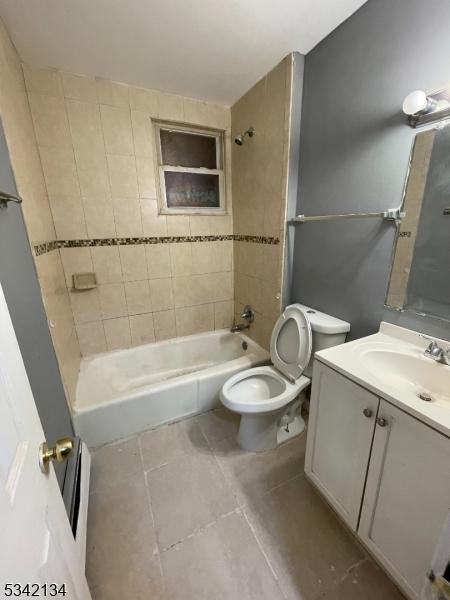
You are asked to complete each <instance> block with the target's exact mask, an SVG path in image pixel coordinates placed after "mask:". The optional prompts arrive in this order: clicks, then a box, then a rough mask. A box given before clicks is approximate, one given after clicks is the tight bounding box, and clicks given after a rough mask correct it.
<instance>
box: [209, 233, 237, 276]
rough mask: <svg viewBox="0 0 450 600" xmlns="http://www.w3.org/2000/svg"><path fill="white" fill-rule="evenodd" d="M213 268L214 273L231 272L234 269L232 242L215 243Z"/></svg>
mask: <svg viewBox="0 0 450 600" xmlns="http://www.w3.org/2000/svg"><path fill="white" fill-rule="evenodd" d="M213 266H214V271H231V270H232V269H233V242H232V241H231V240H223V241H220V242H215V244H214V248H213Z"/></svg>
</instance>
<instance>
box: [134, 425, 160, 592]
mask: <svg viewBox="0 0 450 600" xmlns="http://www.w3.org/2000/svg"><path fill="white" fill-rule="evenodd" d="M137 439H138V446H139V454H140V457H141V466H142V473H143V476H144V485H145V492H146V495H147V503H148V510H149V513H150V518H151V520H152V525H153V532H154V534H155V540H156V552H153V556H156V557H157V559H158V565H159V572H160V574H161V583H162V587H163V592H164V594H165V587H166V582H165V578H164V572H163V568H162V562H161V552H160V549H159V544H158V535H157V533H156V526H155V515H154V514H153V507H152V501H151V497H150V488H149V486H148V481H147V474H146V472H145V471H144V455H143V452H142V446H141V438H140V436H138V438H137Z"/></svg>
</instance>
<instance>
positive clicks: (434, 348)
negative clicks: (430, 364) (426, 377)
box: [422, 336, 450, 365]
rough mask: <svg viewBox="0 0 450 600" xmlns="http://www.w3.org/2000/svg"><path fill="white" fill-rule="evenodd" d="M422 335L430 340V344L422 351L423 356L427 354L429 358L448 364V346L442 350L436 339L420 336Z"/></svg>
mask: <svg viewBox="0 0 450 600" xmlns="http://www.w3.org/2000/svg"><path fill="white" fill-rule="evenodd" d="M422 337H424V338H425V339H426V340H430V344H429V346H428V348H427V349H426V350H425V352H424V354H425V356H428V358H431V359H433V360H434V361H436V362H438V363H441V364H443V365H450V355H449V348H447V349H446V350H444V348H442V347H441V346H439V344H438V343H437V342H436V340H433V339H431V338H427V337H425V336H422Z"/></svg>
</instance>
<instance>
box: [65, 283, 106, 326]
mask: <svg viewBox="0 0 450 600" xmlns="http://www.w3.org/2000/svg"><path fill="white" fill-rule="evenodd" d="M70 303H71V305H72V311H73V316H74V319H75V323H76V324H77V325H80V324H81V323H91V322H92V321H100V319H101V318H102V316H101V308H100V300H99V294H98V290H97V289H93V290H83V291H72V292H71V293H70Z"/></svg>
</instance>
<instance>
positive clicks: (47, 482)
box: [0, 285, 91, 600]
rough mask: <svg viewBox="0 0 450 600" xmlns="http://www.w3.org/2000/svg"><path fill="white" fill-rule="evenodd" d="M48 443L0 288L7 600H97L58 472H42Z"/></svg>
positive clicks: (0, 535) (0, 515) (3, 593)
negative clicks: (93, 597) (41, 457)
mask: <svg viewBox="0 0 450 600" xmlns="http://www.w3.org/2000/svg"><path fill="white" fill-rule="evenodd" d="M43 441H44V433H43V430H42V426H41V423H40V420H39V417H38V413H37V410H36V406H35V404H34V399H33V394H32V392H31V388H30V385H29V383H28V378H27V375H26V372H25V367H24V364H23V361H22V356H21V354H20V350H19V345H18V343H17V340H16V336H15V333H14V329H13V326H12V323H11V319H10V316H9V312H8V307H7V305H6V301H5V297H4V295H3V290H2V288H1V285H0V597H1V598H4V597H5V598H7V597H9V596H11V597H28V596H33V592H34V596H36V597H40V598H42V597H56V598H67V599H70V600H90V598H91V595H90V593H89V588H88V585H87V582H86V578H85V575H84V569H83V566H82V560H81V558H80V553H79V550H78V549H77V547H76V544H75V540H74V538H73V535H72V532H71V529H70V524H69V520H68V518H67V515H66V511H65V508H64V504H63V500H62V497H61V493H60V491H59V487H58V484H57V481H56V476H55V473H54V470H53V467H52V466H50V470H49V472H48V474H43V473H42V472H41V470H40V468H39V454H38V453H39V446H40V444H41V443H42V442H43ZM27 584H28V588H27V587H24V586H27ZM55 590H56V593H55Z"/></svg>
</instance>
